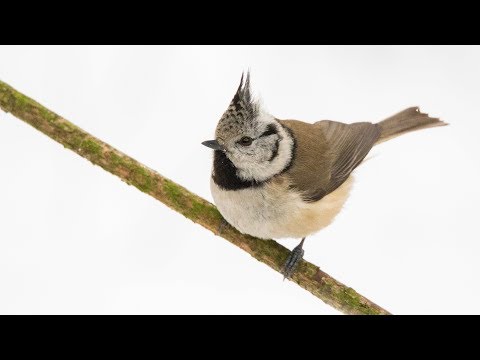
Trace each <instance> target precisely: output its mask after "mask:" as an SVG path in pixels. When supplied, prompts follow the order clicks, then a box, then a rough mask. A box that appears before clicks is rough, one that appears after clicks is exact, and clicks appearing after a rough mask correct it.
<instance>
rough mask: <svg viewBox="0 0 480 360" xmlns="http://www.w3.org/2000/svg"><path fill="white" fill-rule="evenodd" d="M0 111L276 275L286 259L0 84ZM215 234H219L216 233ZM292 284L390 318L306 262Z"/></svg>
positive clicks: (351, 309)
mask: <svg viewBox="0 0 480 360" xmlns="http://www.w3.org/2000/svg"><path fill="white" fill-rule="evenodd" d="M0 108H1V109H2V110H4V111H5V112H10V113H12V114H13V115H14V116H16V117H17V118H19V119H21V120H23V121H24V122H26V123H28V124H30V125H31V126H33V127H34V128H36V129H37V130H39V131H41V132H43V133H44V134H45V135H47V136H49V137H51V138H52V139H53V140H55V141H57V142H59V143H60V144H62V145H63V146H65V147H66V148H69V149H70V150H72V151H74V152H76V153H77V154H79V155H80V156H82V157H84V158H86V159H88V160H89V161H91V162H92V163H93V164H95V165H99V166H101V167H102V168H103V169H105V170H106V171H108V172H110V173H112V174H113V175H116V176H118V177H119V178H120V179H121V180H122V181H124V182H126V183H127V184H129V185H133V186H135V187H136V188H138V189H139V190H141V191H142V192H144V193H146V194H148V195H150V196H152V197H154V198H155V199H157V200H159V201H161V202H162V203H164V204H165V205H167V206H168V207H170V208H171V209H172V210H175V211H177V212H179V213H180V214H182V215H184V216H185V217H187V218H189V219H190V220H192V221H194V222H196V223H197V224H200V225H202V226H203V227H205V228H206V229H208V230H210V231H211V232H213V233H214V234H215V235H219V236H221V237H223V238H224V239H226V240H228V241H230V242H231V243H232V244H234V245H236V246H238V247H239V248H241V249H243V250H244V251H246V252H247V253H249V254H250V255H252V256H253V257H254V258H255V259H257V260H259V261H261V262H263V263H265V264H267V265H268V266H270V267H271V268H272V269H274V270H275V271H280V270H281V267H282V265H283V263H284V262H285V260H286V258H287V256H288V254H289V250H288V249H286V248H285V247H283V246H282V245H280V244H278V243H277V242H275V241H273V240H267V241H265V240H259V239H256V238H254V237H252V236H248V235H243V234H241V233H239V232H238V231H237V230H236V229H234V228H233V227H231V226H230V225H224V224H223V222H222V220H223V219H222V216H221V215H220V213H219V212H218V210H217V208H216V207H215V206H214V205H212V204H211V203H209V202H208V201H206V200H204V199H202V198H201V197H199V196H197V195H195V194H193V193H191V192H190V191H188V190H187V189H185V188H184V187H182V186H180V185H178V184H176V183H174V182H173V181H172V180H169V179H167V178H165V177H163V176H161V175H160V174H159V173H157V172H155V171H154V170H152V169H149V168H148V167H146V166H144V165H142V164H141V163H139V162H138V161H137V160H135V159H132V158H131V157H129V156H128V155H125V154H123V153H122V152H120V151H118V150H117V149H115V148H113V147H112V146H110V145H108V144H106V143H104V142H103V141H101V140H99V139H97V138H96V137H94V136H92V135H90V134H88V133H87V132H85V131H83V130H82V129H80V128H79V127H77V126H75V125H74V124H72V123H71V122H69V121H68V120H65V119H64V118H62V117H61V116H59V115H57V114H55V113H53V112H52V111H50V110H48V109H47V108H45V107H43V106H42V105H40V104H39V103H37V102H36V101H34V100H32V99H30V98H29V97H27V96H25V95H23V94H22V93H20V92H18V91H16V90H15V89H13V88H12V87H11V86H9V85H7V84H5V83H4V82H2V81H0ZM219 229H222V230H221V233H220V232H219ZM292 280H293V281H294V282H296V283H297V284H298V285H299V286H301V287H302V288H304V289H306V290H308V291H310V292H311V293H312V294H313V295H315V296H316V297H318V298H320V299H321V300H323V301H324V302H325V303H327V304H328V305H330V306H332V307H334V308H335V309H337V310H339V311H341V312H343V313H345V314H381V315H386V314H389V313H388V312H387V311H386V310H384V309H382V308H381V307H380V306H378V305H376V304H374V303H373V302H371V301H370V300H368V299H367V298H365V297H363V296H362V295H360V294H359V293H357V292H356V291H355V290H353V289H352V288H349V287H347V286H345V285H344V284H342V283H340V282H339V281H337V280H335V279H334V278H332V277H331V276H330V275H328V274H326V273H325V272H323V271H322V270H320V269H319V267H318V266H316V265H314V264H311V263H309V262H307V261H302V263H301V264H300V265H299V267H298V269H297V271H296V272H295V274H294V275H293V277H292Z"/></svg>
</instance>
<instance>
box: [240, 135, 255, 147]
mask: <svg viewBox="0 0 480 360" xmlns="http://www.w3.org/2000/svg"><path fill="white" fill-rule="evenodd" d="M252 141H253V139H252V138H251V137H248V136H244V137H242V138H241V139H240V141H239V143H240V145H243V146H248V145H251V144H252Z"/></svg>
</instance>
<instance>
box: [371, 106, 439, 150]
mask: <svg viewBox="0 0 480 360" xmlns="http://www.w3.org/2000/svg"><path fill="white" fill-rule="evenodd" d="M445 125H448V124H447V123H445V122H443V121H441V120H440V119H438V118H432V117H429V116H428V114H423V113H422V112H420V109H419V108H418V107H416V106H415V107H411V108H408V109H405V110H403V111H401V112H399V113H398V114H395V115H393V116H391V117H389V118H388V119H385V120H383V121H380V122H379V123H378V126H380V129H381V133H380V137H379V138H378V141H377V144H379V143H381V142H384V141H386V140H390V139H392V138H394V137H397V136H399V135H402V134H405V133H407V132H410V131H415V130H421V129H426V128H430V127H435V126H445Z"/></svg>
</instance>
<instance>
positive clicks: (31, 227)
mask: <svg viewBox="0 0 480 360" xmlns="http://www.w3.org/2000/svg"><path fill="white" fill-rule="evenodd" d="M479 64H480V48H479V47H460V46H458V47H430V46H416V47H384V46H352V47H330V46H328V47H301V46H294V47H286V46H285V47H276V46H253V47H237V46H229V47H216V46H193V47H172V46H161V47H139V46H137V47H10V46H6V47H5V46H3V47H0V79H1V80H3V81H5V82H7V83H8V84H10V85H12V86H14V87H15V88H17V89H18V90H20V91H22V92H24V93H25V94H27V95H28V96H30V97H32V98H34V99H36V100H37V101H39V102H40V103H42V104H44V105H45V106H47V107H48V108H50V109H52V110H53V111H55V112H57V113H58V114H60V115H62V116H64V117H66V118H67V119H69V120H71V121H72V122H74V123H75V124H77V125H79V126H80V127H82V128H83V129H85V130H87V131H89V132H90V133H92V134H94V135H95V136H97V137H99V138H101V139H103V140H105V141H106V142H108V143H110V144H111V145H113V146H115V147H117V148H118V149H120V150H122V151H124V152H126V153H127V154H129V155H131V156H133V157H134V158H136V159H138V160H139V161H141V162H143V163H144V164H146V165H147V166H150V167H152V168H154V169H156V170H158V171H159V172H160V173H161V174H163V175H165V176H167V177H169V178H171V179H173V180H174V181H177V182H178V183H180V184H182V185H184V186H186V187H187V188H188V189H190V190H192V191H193V192H195V193H197V194H199V195H201V196H203V197H205V198H207V199H208V200H210V201H211V199H212V197H211V195H210V190H209V177H210V169H211V159H212V152H211V151H210V150H208V149H207V148H205V147H203V146H201V145H200V143H201V141H203V140H206V139H210V138H212V136H213V132H214V129H215V126H216V123H217V121H218V119H219V117H220V116H221V114H222V113H223V111H224V110H225V109H226V107H227V106H228V103H229V102H230V100H231V98H232V96H233V95H234V92H235V90H236V88H237V86H238V83H239V80H240V75H241V72H242V70H244V69H247V68H248V67H250V68H251V70H252V83H253V87H254V89H255V91H256V92H257V93H258V94H260V95H261V97H262V99H263V102H264V104H265V106H266V107H267V109H268V110H269V111H270V112H271V113H272V114H273V115H275V116H277V117H279V118H295V119H300V120H304V121H309V122H314V121H317V120H320V119H332V120H339V121H345V122H354V121H379V120H381V119H383V118H385V117H388V116H390V115H392V114H394V113H396V112H398V111H400V110H403V109H404V108H406V107H409V106H414V105H419V106H420V107H421V110H422V111H424V112H428V113H429V114H431V115H432V116H438V117H441V118H442V119H443V120H445V121H447V122H449V123H450V124H451V125H450V126H448V127H443V128H437V129H429V130H424V131H420V132H416V133H411V134H407V135H405V136H402V137H401V138H397V139H395V140H392V141H389V142H388V143H385V144H382V145H380V146H378V147H375V148H374V149H373V150H372V152H371V155H370V158H371V159H370V160H369V161H367V162H366V163H365V164H364V165H362V166H361V167H360V168H358V169H357V170H356V171H355V174H356V176H355V178H356V182H355V186H354V190H353V192H352V195H351V197H350V199H349V200H348V202H347V204H346V206H345V208H344V210H343V212H342V213H341V214H340V215H339V216H338V217H337V220H336V221H335V222H334V223H333V224H332V225H331V226H330V227H329V228H327V229H325V230H323V231H322V232H320V233H318V234H316V235H315V236H312V237H311V238H309V239H308V241H307V242H306V247H305V249H306V258H307V259H308V260H310V261H312V262H314V263H315V264H317V265H319V266H320V267H321V268H322V269H323V270H324V271H326V272H328V273H330V274H331V275H332V276H334V277H336V278H337V279H338V280H340V281H342V282H344V283H346V284H348V285H349V286H351V287H353V288H355V289H356V290H357V291H359V292H360V293H362V294H363V295H365V296H367V297H369V298H370V299H372V300H373V301H375V302H377V303H378V304H380V305H381V306H383V307H385V308H386V309H388V310H390V311H391V312H393V313H396V314H432V313H441V314H452V313H459V314H463V313H477V314H478V313H480V280H479V277H480V261H479V252H480V233H479V230H478V224H479V222H480V219H479V212H478V203H479V200H480V190H479V183H480V161H479V156H480V142H479V130H480V65H479ZM0 163H1V170H0V171H1V172H0V174H1V177H0V313H2V314H45V313H53V314H57V313H75V314H90V313H93V314H117V313H118V314H130V313H133V314H169V313H176V314H185V313H195V314H197V313H200V314H225V313H227V314H246V313H255V314H264V313H267V314H277V313H279V314H336V313H337V311H335V310H333V309H332V308H330V307H328V306H327V305H325V304H323V303H322V302H321V301H320V300H318V299H317V298H315V297H313V296H312V295H311V294H309V293H308V292H306V291H304V290H303V289H301V288H300V287H298V286H297V285H295V284H293V283H291V282H288V281H285V282H283V281H282V278H281V275H280V274H278V273H276V272H274V271H272V270H271V269H269V268H268V267H267V266H265V265H263V264H262V263H259V262H257V261H255V260H254V259H252V258H251V257H250V256H249V255H248V254H246V253H244V252H242V251H240V250H239V249H237V248H236V247H234V246H233V245H231V244H229V243H228V242H226V241H225V240H223V239H221V238H218V237H215V236H214V235H213V234H212V233H210V232H208V231H207V230H205V229H203V228H202V227H200V226H199V225H196V224H193V223H192V222H191V221H189V220H186V219H185V218H183V217H182V216H181V215H179V214H177V213H175V212H173V211H171V210H169V209H168V208H167V207H166V206H164V205H163V204H161V203H159V202H157V201H155V200H154V199H152V198H150V197H148V196H146V195H144V194H142V193H141V192H139V191H138V190H137V189H135V188H134V187H130V186H127V185H126V184H125V183H123V182H121V181H120V180H119V179H118V178H116V177H114V176H112V175H110V174H109V173H107V172H105V171H103V170H102V169H101V168H99V167H96V166H93V165H92V164H90V163H89V162H88V161H86V160H84V159H82V158H81V157H79V156H78V155H76V154H74V153H72V152H70V151H68V150H65V149H64V148H63V147H62V146H61V145H59V144H57V143H55V142H54V141H52V140H50V139H49V138H47V137H46V136H44V135H43V134H41V133H39V132H38V131H36V130H34V129H33V128H31V127H30V126H29V125H26V124H25V123H23V122H21V121H19V120H17V119H15V118H14V117H13V116H11V115H7V114H5V113H3V112H0ZM297 242H298V240H297V239H295V240H284V241H282V243H283V244H285V245H286V246H288V247H290V248H292V247H293V246H295V245H296V244H297Z"/></svg>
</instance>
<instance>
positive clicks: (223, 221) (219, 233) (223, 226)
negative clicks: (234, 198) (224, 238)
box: [218, 217, 228, 236]
mask: <svg viewBox="0 0 480 360" xmlns="http://www.w3.org/2000/svg"><path fill="white" fill-rule="evenodd" d="M227 225H228V222H227V220H225V219H224V218H223V217H222V221H221V222H220V225H218V236H220V235H222V232H223V230H224V229H225V227H226V226H227Z"/></svg>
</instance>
